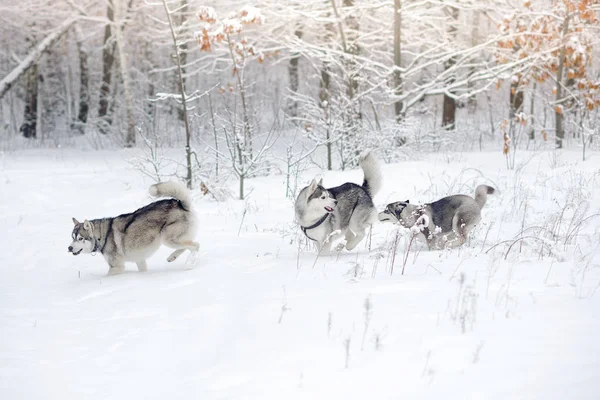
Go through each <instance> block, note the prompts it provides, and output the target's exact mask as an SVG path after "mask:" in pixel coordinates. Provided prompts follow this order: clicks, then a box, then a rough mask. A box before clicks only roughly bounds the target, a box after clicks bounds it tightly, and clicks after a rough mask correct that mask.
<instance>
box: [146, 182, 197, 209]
mask: <svg viewBox="0 0 600 400" xmlns="http://www.w3.org/2000/svg"><path fill="white" fill-rule="evenodd" d="M148 191H149V192H150V196H152V197H173V198H175V199H177V200H179V201H180V202H181V205H182V206H183V208H184V209H186V210H188V211H191V210H192V195H191V194H190V191H189V190H187V189H186V188H185V186H183V185H182V184H181V183H179V182H175V181H169V182H162V183H157V184H155V185H152V186H150V189H148Z"/></svg>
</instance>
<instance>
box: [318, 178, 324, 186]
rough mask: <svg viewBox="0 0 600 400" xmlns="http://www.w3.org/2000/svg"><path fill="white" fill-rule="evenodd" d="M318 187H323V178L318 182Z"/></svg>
mask: <svg viewBox="0 0 600 400" xmlns="http://www.w3.org/2000/svg"><path fill="white" fill-rule="evenodd" d="M319 186H323V178H321V179H320V180H319Z"/></svg>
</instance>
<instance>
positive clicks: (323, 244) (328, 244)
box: [319, 240, 331, 256]
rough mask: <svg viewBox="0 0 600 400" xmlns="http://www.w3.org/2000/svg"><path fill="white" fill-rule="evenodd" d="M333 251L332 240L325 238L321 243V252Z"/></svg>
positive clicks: (324, 253) (322, 253) (328, 252)
mask: <svg viewBox="0 0 600 400" xmlns="http://www.w3.org/2000/svg"><path fill="white" fill-rule="evenodd" d="M330 253H331V240H325V241H324V242H321V243H319V254H321V255H324V256H326V255H328V254H330Z"/></svg>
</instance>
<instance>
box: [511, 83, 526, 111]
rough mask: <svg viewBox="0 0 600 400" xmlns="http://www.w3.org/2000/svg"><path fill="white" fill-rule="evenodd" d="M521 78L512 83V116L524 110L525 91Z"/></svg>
mask: <svg viewBox="0 0 600 400" xmlns="http://www.w3.org/2000/svg"><path fill="white" fill-rule="evenodd" d="M520 83H521V79H517V80H515V81H513V82H511V84H510V97H509V98H510V118H514V117H515V115H517V114H518V113H520V112H521V111H522V110H523V101H524V99H525V97H524V93H523V91H522V90H521V87H520Z"/></svg>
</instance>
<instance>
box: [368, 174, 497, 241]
mask: <svg viewBox="0 0 600 400" xmlns="http://www.w3.org/2000/svg"><path fill="white" fill-rule="evenodd" d="M493 193H494V188H493V187H491V186H487V185H479V186H477V189H475V199H473V198H472V197H470V196H466V195H464V194H456V195H453V196H448V197H444V198H442V199H440V200H438V201H434V202H433V203H427V204H423V205H414V204H410V203H409V201H408V200H406V201H398V202H395V203H390V204H388V205H387V207H386V208H385V210H384V211H382V212H380V213H379V220H380V221H392V222H397V223H399V224H400V225H402V226H403V227H405V228H410V229H413V228H416V232H420V233H421V234H422V237H423V238H424V239H425V241H426V242H427V244H428V246H429V248H430V249H444V248H455V247H458V246H461V245H462V244H464V243H465V241H466V240H467V236H468V235H469V232H470V231H471V230H472V229H473V228H474V227H475V225H477V224H478V223H479V221H481V209H482V208H483V206H484V205H485V202H486V201H487V195H488V194H493Z"/></svg>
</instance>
